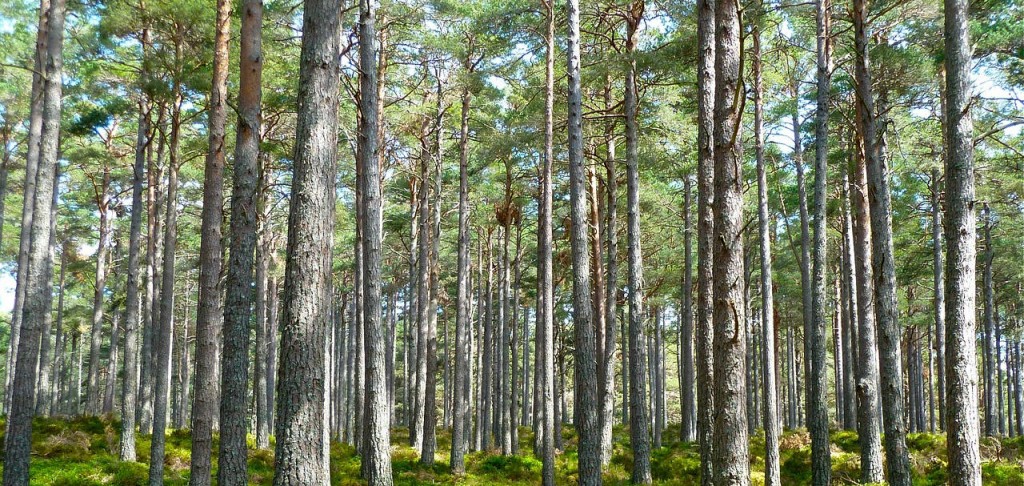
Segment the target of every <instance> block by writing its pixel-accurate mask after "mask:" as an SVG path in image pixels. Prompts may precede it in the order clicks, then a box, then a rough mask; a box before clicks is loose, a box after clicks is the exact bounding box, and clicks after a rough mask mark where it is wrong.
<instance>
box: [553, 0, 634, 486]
mask: <svg viewBox="0 0 1024 486" xmlns="http://www.w3.org/2000/svg"><path fill="white" fill-rule="evenodd" d="M566 14H567V15H568V21H569V39H568V43H569V44H568V50H567V61H568V63H567V68H566V69H567V71H566V72H567V77H568V80H569V118H568V124H569V127H568V132H569V188H570V207H571V211H570V218H571V220H572V228H571V246H572V271H573V272H572V273H573V285H572V296H573V299H572V300H573V313H572V315H573V326H574V328H575V331H576V336H575V337H576V342H575V344H576V353H575V354H576V356H575V358H576V385H577V388H576V391H575V394H574V396H575V397H576V402H577V404H578V405H579V409H578V410H576V415H577V418H578V422H577V423H576V430H577V431H578V433H579V484H581V485H599V484H601V427H600V423H599V419H598V383H597V342H596V336H595V329H594V319H593V307H592V306H591V301H590V254H589V253H590V247H589V245H588V244H587V237H588V234H587V233H588V225H587V212H588V211H587V190H586V173H585V171H584V167H583V164H584V160H583V101H582V92H581V90H580V5H579V0H569V1H568V3H567V4H566ZM627 77H628V76H627ZM628 81H629V80H628V79H627V84H628ZM634 130H635V128H634ZM634 190H635V189H634ZM635 447H636V443H634V448H635Z"/></svg>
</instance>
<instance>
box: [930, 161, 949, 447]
mask: <svg viewBox="0 0 1024 486" xmlns="http://www.w3.org/2000/svg"><path fill="white" fill-rule="evenodd" d="M939 177H940V174H939V169H937V168H936V169H933V170H932V183H931V186H932V187H931V196H932V198H931V204H932V271H933V275H934V276H933V283H934V292H935V293H934V297H933V302H934V305H933V309H934V312H935V349H934V351H935V368H936V369H937V370H938V395H939V399H938V402H939V403H938V404H939V429H940V430H946V365H945V363H946V314H945V311H946V293H945V287H946V282H945V278H944V277H945V275H943V273H942V270H943V268H942V267H943V253H942V207H941V204H942V203H941V202H940V193H939V191H940V188H939Z"/></svg>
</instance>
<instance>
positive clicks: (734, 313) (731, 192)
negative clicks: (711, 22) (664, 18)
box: [713, 0, 750, 486]
mask: <svg viewBox="0 0 1024 486" xmlns="http://www.w3.org/2000/svg"><path fill="white" fill-rule="evenodd" d="M715 21H716V24H717V25H716V28H715V71H716V72H717V78H716V80H715V111H714V114H715V122H714V144H715V148H714V152H715V156H714V160H715V198H714V245H715V246H714V279H713V282H714V318H713V321H714V328H715V341H714V343H715V352H714V369H715V412H714V413H715V431H714V478H715V484H718V485H726V484H730V485H741V486H742V485H746V484H749V481H750V478H749V475H750V471H749V459H748V452H747V449H748V447H749V444H748V442H747V400H746V391H747V389H746V379H745V378H746V376H745V367H746V362H745V359H746V337H745V332H746V315H745V310H746V309H745V304H744V291H743V282H744V276H743V234H742V227H743V176H742V146H741V144H740V140H741V139H740V133H741V131H742V130H741V126H742V121H741V116H742V111H741V110H742V107H741V106H740V101H739V100H740V96H741V95H740V94H739V92H738V90H739V81H740V34H741V26H740V17H739V6H738V5H737V3H736V0H720V1H719V2H718V4H717V5H716V8H715Z"/></svg>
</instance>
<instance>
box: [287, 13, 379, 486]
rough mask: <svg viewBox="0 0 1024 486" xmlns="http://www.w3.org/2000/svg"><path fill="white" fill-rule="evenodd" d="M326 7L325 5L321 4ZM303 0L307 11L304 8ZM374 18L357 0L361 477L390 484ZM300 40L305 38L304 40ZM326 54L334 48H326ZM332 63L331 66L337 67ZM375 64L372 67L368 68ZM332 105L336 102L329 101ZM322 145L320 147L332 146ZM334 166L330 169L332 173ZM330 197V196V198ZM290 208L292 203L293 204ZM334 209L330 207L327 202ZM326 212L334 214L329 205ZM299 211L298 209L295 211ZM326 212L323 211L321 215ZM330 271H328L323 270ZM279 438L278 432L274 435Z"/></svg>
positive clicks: (334, 44)
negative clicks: (361, 272) (362, 380)
mask: <svg viewBox="0 0 1024 486" xmlns="http://www.w3.org/2000/svg"><path fill="white" fill-rule="evenodd" d="M324 6H325V7H327V6H328V5H326V4H325V5H324ZM333 7H334V10H327V11H328V12H330V13H331V16H332V17H333V18H332V20H331V25H332V28H333V30H331V33H332V36H334V33H335V32H337V25H336V22H337V12H338V9H337V4H336V2H334V5H333ZM308 8H309V7H308V4H307V12H308ZM376 16H377V0H361V1H360V3H359V64H360V66H362V68H361V69H360V73H361V76H360V79H359V88H360V93H361V97H360V105H361V106H360V112H361V113H362V117H361V118H360V121H361V122H362V123H361V126H360V131H359V138H360V141H361V142H362V147H361V153H360V155H361V157H360V160H359V161H358V163H359V165H361V166H362V169H363V178H362V180H361V181H360V183H361V184H360V185H361V186H362V188H363V204H364V212H363V215H364V216H365V218H366V219H365V221H367V222H369V223H370V224H367V225H365V227H364V232H363V235H362V236H363V249H362V250H363V264H364V272H365V273H364V278H363V305H364V311H365V314H364V316H363V325H364V333H363V347H364V348H365V349H366V397H365V401H366V403H365V405H364V406H365V410H364V415H363V420H364V425H363V450H362V451H363V466H362V472H363V478H364V479H366V481H367V483H369V484H370V485H372V486H388V485H390V484H392V481H393V480H392V477H391V453H390V441H389V438H388V431H389V428H390V424H389V418H390V417H389V414H388V410H387V390H386V386H387V383H386V381H387V380H386V376H385V372H386V370H385V364H384V347H385V345H384V336H385V332H384V329H383V327H384V326H383V323H382V322H381V316H380V288H381V276H380V271H381V239H382V234H381V233H382V228H381V205H382V201H381V186H380V177H381V175H380V167H379V164H378V157H379V153H378V150H379V146H378V143H379V140H378V137H379V136H380V133H379V131H378V128H379V126H380V116H381V113H380V111H379V104H378V99H377V98H378V94H379V92H378V91H377V88H378V84H377V81H378V80H377V70H376V69H375V68H376V67H377V45H376V37H377V29H376V26H375V23H376ZM303 40H305V37H304V38H303ZM337 42H338V39H337V38H336V37H334V38H333V39H332V41H331V46H332V47H333V48H334V49H336V48H337ZM325 52H328V53H329V52H334V51H332V50H327V51H325ZM336 68H337V66H336V65H335V66H334V69H336ZM371 68H374V69H371ZM331 75H332V76H334V77H335V78H337V73H336V72H334V70H333V69H332V72H331ZM331 85H332V87H331V91H330V92H331V93H335V94H336V93H337V89H338V84H337V79H335V80H333V81H332V82H331ZM334 104H335V106H336V100H334ZM333 116H334V117H335V118H334V121H332V123H331V125H330V127H331V130H332V131H333V130H334V126H335V124H336V122H337V118H336V116H337V110H336V108H335V109H334V115H333ZM332 146H333V145H330V144H328V145H326V146H325V147H324V149H327V148H329V147H332ZM333 165H334V164H331V172H328V174H332V175H331V177H333V174H334V172H333ZM332 200H333V198H332ZM293 207H294V206H293ZM332 208H333V206H332ZM324 209H325V212H326V213H333V209H331V210H329V211H328V210H327V208H324ZM300 214H301V213H300ZM325 215H326V214H325ZM328 270H329V269H328ZM279 436H280V434H279Z"/></svg>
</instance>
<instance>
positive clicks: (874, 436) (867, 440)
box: [850, 153, 885, 483]
mask: <svg viewBox="0 0 1024 486" xmlns="http://www.w3.org/2000/svg"><path fill="white" fill-rule="evenodd" d="M855 157H856V159H857V160H856V167H855V169H854V171H853V178H852V180H851V181H850V187H851V190H850V195H851V196H853V209H854V215H853V219H854V221H853V241H854V262H855V265H854V267H855V268H854V272H853V273H854V275H855V276H856V280H857V288H856V295H857V322H858V325H859V329H858V331H857V336H858V340H859V343H858V346H857V349H858V352H859V353H860V359H859V360H858V361H857V435H858V436H859V439H860V446H861V450H860V463H861V481H863V482H865V483H876V482H881V481H882V480H884V478H885V475H884V474H883V472H882V438H881V435H880V434H881V411H880V410H879V400H878V399H879V397H878V347H877V346H876V344H875V310H874V307H875V306H874V297H873V295H874V293H873V291H872V287H873V285H872V281H873V275H874V272H872V269H871V234H870V228H869V225H870V223H869V216H868V201H867V172H866V168H865V167H864V154H863V153H861V154H857V155H856V156H855Z"/></svg>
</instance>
